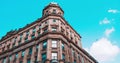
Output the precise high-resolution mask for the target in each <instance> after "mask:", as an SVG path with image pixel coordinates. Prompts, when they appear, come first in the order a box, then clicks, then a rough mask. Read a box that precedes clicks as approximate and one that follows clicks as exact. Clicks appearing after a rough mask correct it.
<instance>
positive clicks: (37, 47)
mask: <svg viewBox="0 0 120 63" xmlns="http://www.w3.org/2000/svg"><path fill="white" fill-rule="evenodd" d="M38 49H39V44H38V45H36V52H38Z"/></svg>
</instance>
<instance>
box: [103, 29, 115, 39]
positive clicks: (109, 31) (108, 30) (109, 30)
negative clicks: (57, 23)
mask: <svg viewBox="0 0 120 63" xmlns="http://www.w3.org/2000/svg"><path fill="white" fill-rule="evenodd" d="M114 31H115V29H114V27H112V28H111V29H106V30H105V35H106V36H107V37H109V35H110V34H111V33H112V32H114Z"/></svg>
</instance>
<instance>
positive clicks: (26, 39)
mask: <svg viewBox="0 0 120 63" xmlns="http://www.w3.org/2000/svg"><path fill="white" fill-rule="evenodd" d="M28 36H29V31H27V32H26V37H25V42H27V41H28Z"/></svg>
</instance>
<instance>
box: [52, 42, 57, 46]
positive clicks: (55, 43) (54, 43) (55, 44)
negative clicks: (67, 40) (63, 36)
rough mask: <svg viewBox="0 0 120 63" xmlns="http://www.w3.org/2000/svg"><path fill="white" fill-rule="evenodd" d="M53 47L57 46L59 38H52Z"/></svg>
mask: <svg viewBox="0 0 120 63" xmlns="http://www.w3.org/2000/svg"><path fill="white" fill-rule="evenodd" d="M52 47H53V48H56V47H57V40H52Z"/></svg>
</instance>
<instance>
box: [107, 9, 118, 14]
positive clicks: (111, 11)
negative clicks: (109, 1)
mask: <svg viewBox="0 0 120 63" xmlns="http://www.w3.org/2000/svg"><path fill="white" fill-rule="evenodd" d="M108 12H109V13H114V14H115V13H119V12H120V11H119V10H117V9H109V10H108Z"/></svg>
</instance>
